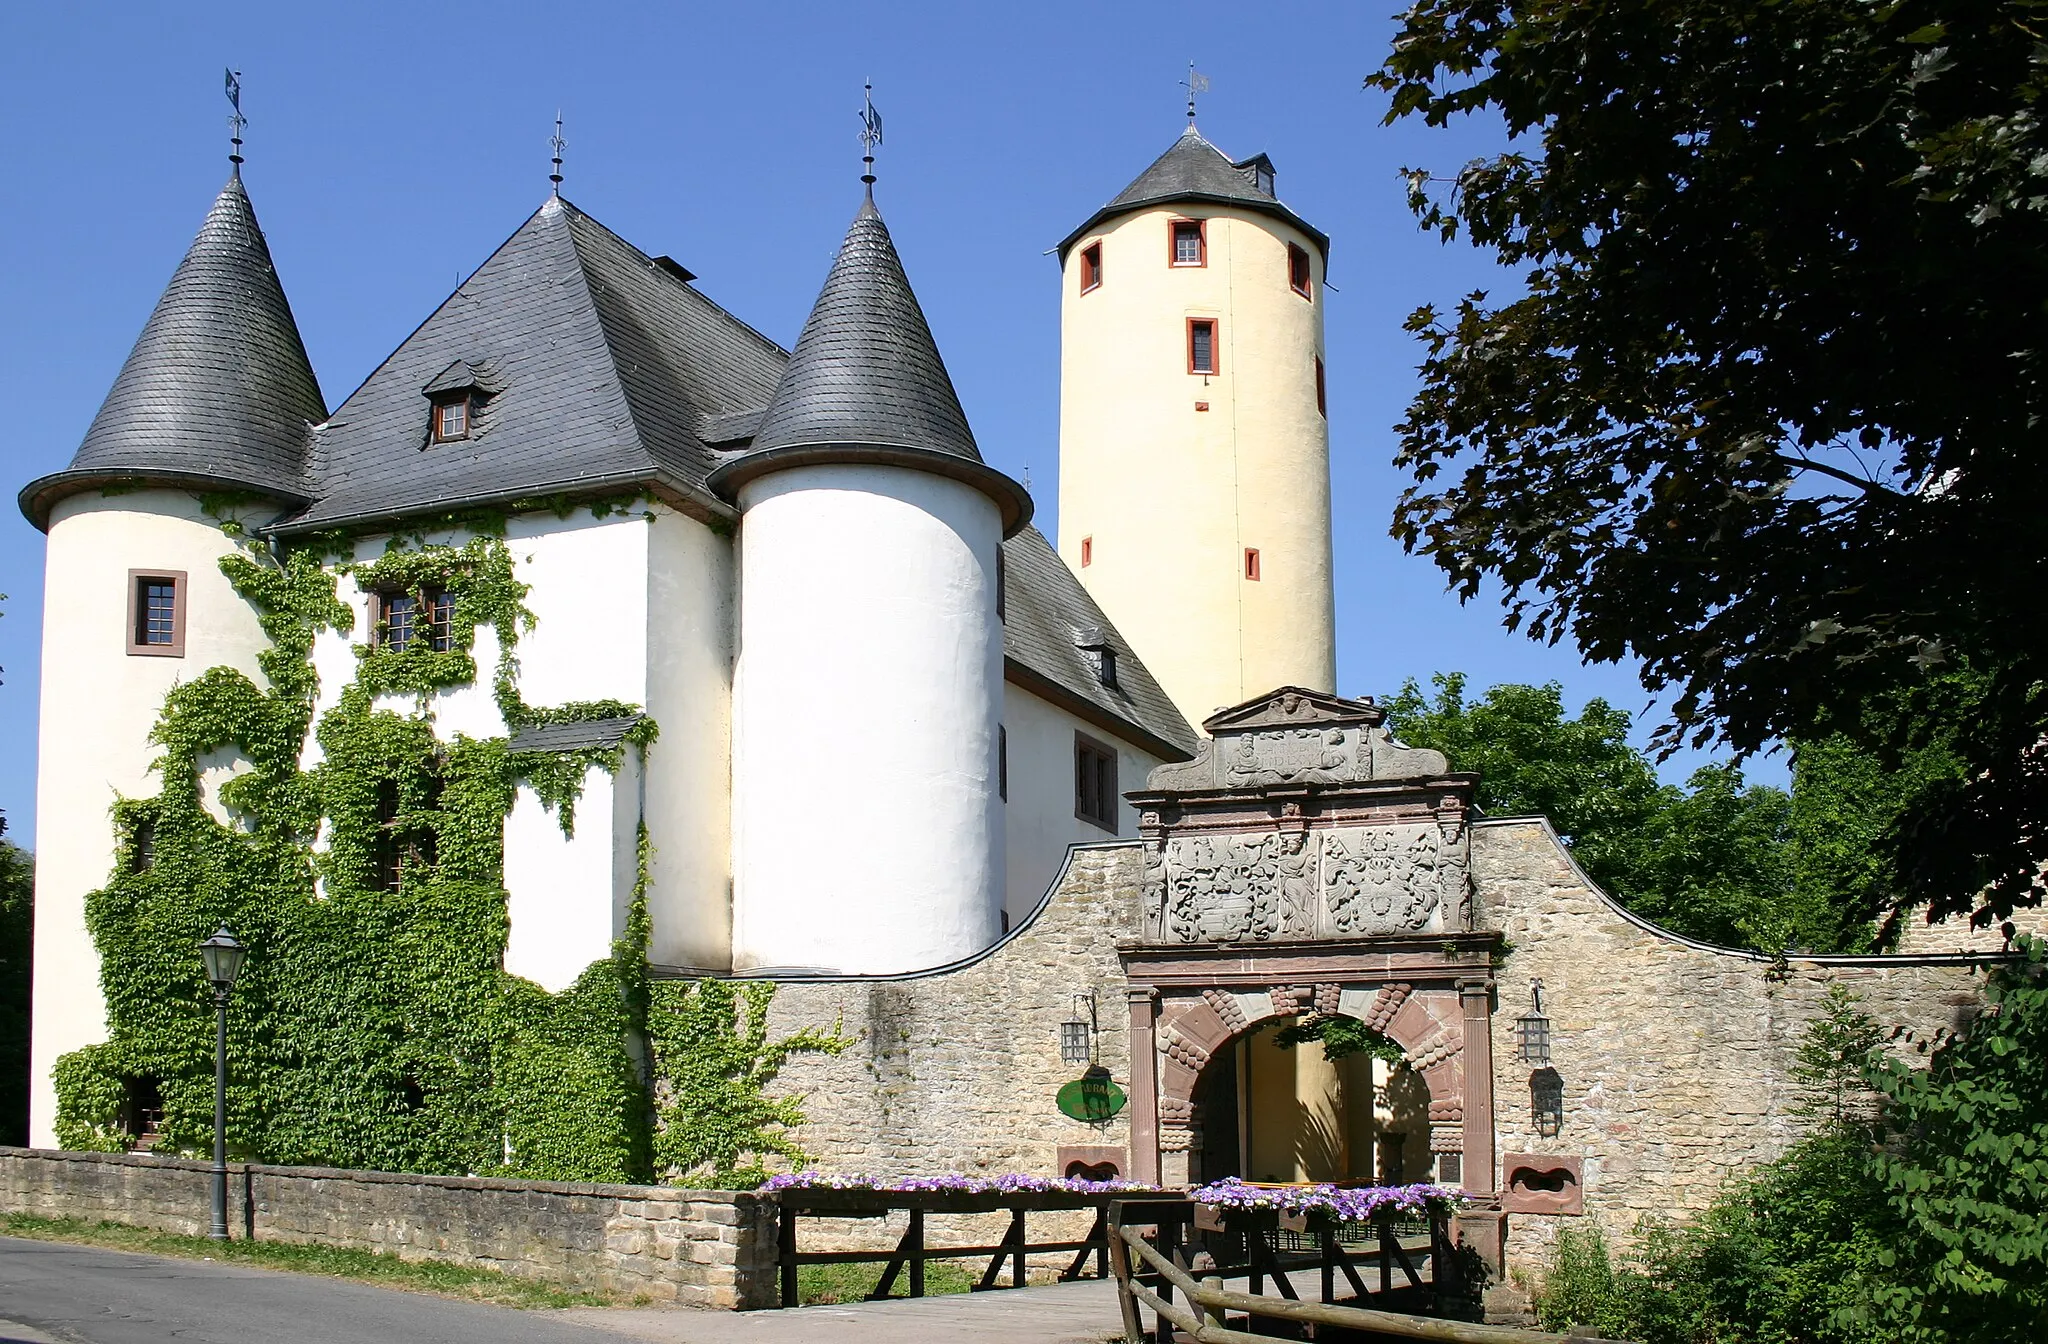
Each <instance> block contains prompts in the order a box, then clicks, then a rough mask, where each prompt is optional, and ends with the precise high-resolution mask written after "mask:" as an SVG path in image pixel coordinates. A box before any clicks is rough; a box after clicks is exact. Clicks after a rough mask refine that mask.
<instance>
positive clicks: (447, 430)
mask: <svg viewBox="0 0 2048 1344" xmlns="http://www.w3.org/2000/svg"><path fill="white" fill-rule="evenodd" d="M468 437H469V398H468V397H453V398H450V399H449V400H447V401H437V402H435V403H434V442H435V443H447V442H448V441H449V440H450V439H466V438H468Z"/></svg>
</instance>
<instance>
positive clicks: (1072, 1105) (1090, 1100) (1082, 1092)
mask: <svg viewBox="0 0 2048 1344" xmlns="http://www.w3.org/2000/svg"><path fill="white" fill-rule="evenodd" d="M1057 1100H1058V1104H1059V1108H1060V1112H1061V1113H1062V1114H1063V1115H1067V1116H1070V1117H1072V1118H1073V1119H1075V1120H1087V1121H1091V1122H1099V1121H1103V1120H1108V1119H1110V1118H1112V1117H1113V1116H1115V1115H1116V1113H1117V1112H1118V1111H1121V1110H1122V1109H1123V1108H1124V1106H1125V1104H1126V1103H1128V1102H1129V1101H1130V1097H1129V1096H1128V1095H1126V1094H1125V1092H1124V1090H1123V1089H1122V1088H1121V1087H1118V1086H1117V1085H1116V1083H1115V1082H1113V1081H1111V1079H1110V1076H1109V1070H1108V1069H1105V1068H1103V1067H1102V1066H1101V1065H1100V1064H1097V1065H1096V1066H1095V1067H1094V1068H1092V1069H1090V1070H1088V1072H1086V1073H1084V1074H1082V1075H1081V1076H1080V1077H1079V1078H1076V1079H1075V1080H1074V1081H1073V1082H1071V1083H1068V1084H1067V1085H1066V1086H1064V1087H1062V1088H1061V1089H1060V1091H1059V1097H1058V1099H1057Z"/></svg>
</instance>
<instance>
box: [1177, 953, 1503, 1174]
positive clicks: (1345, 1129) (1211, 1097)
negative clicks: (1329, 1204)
mask: <svg viewBox="0 0 2048 1344" xmlns="http://www.w3.org/2000/svg"><path fill="white" fill-rule="evenodd" d="M1411 989H1412V987H1411V986H1407V985H1396V986H1389V987H1383V990H1382V993H1380V994H1377V995H1374V996H1373V999H1372V1001H1370V1002H1368V1003H1367V1004H1366V1008H1367V1011H1368V1012H1370V1013H1371V1014H1372V1016H1373V1017H1375V1018H1377V1019H1378V1020H1380V1021H1381V1022H1383V1023H1384V1022H1385V1020H1386V1019H1387V1018H1389V1017H1391V1016H1392V1015H1393V1012H1394V1011H1397V1010H1398V1004H1395V1003H1389V1002H1386V1000H1393V999H1400V998H1402V997H1403V996H1404V995H1405V994H1406V993H1408V992H1409V991H1410V990H1411ZM1290 990H1291V991H1292V992H1290ZM1303 990H1310V991H1316V992H1314V993H1313V994H1312V995H1304V994H1303V993H1301V992H1299V991H1303ZM1226 996H1227V997H1226ZM1208 997H1209V998H1210V999H1211V1000H1212V1002H1213V1001H1214V1000H1215V999H1217V998H1219V997H1222V998H1223V1000H1224V1003H1225V1004H1226V1005H1228V1006H1230V1007H1236V1006H1237V1005H1238V1001H1239V1000H1241V999H1242V998H1249V999H1251V1001H1252V1006H1253V1007H1254V1008H1255V1009H1258V1010H1260V1011H1259V1012H1257V1013H1249V1014H1244V1015H1243V1018H1242V1020H1243V1025H1242V1026H1241V1027H1238V1028H1237V1030H1236V1031H1235V1032H1234V1033H1233V1034H1232V1035H1231V1036H1229V1037H1228V1038H1227V1039H1225V1040H1224V1041H1222V1042H1221V1043H1219V1044H1217V1045H1215V1046H1212V1047H1210V1051H1209V1060H1208V1063H1207V1064H1206V1065H1204V1067H1203V1068H1202V1070H1201V1071H1200V1073H1199V1075H1198V1077H1197V1079H1196V1081H1195V1083H1194V1084H1193V1087H1192V1089H1191V1091H1190V1099H1191V1100H1192V1102H1193V1110H1192V1113H1191V1115H1190V1118H1189V1120H1188V1124H1187V1128H1188V1138H1187V1152H1188V1173H1189V1180H1190V1181H1191V1182H1194V1183H1197V1184H1206V1183H1208V1182H1210V1181H1214V1180H1217V1179H1219V1178H1220V1177H1224V1176H1237V1177H1241V1178H1243V1179H1245V1180H1252V1181H1268V1182H1273V1181H1289V1180H1292V1181H1361V1180H1363V1181H1377V1182H1381V1183H1385V1184H1402V1183H1406V1182H1409V1181H1421V1180H1434V1179H1435V1178H1436V1176H1437V1175H1438V1173H1439V1170H1440V1167H1441V1166H1442V1165H1444V1159H1445V1157H1446V1156H1447V1155H1459V1156H1461V1155H1462V1152H1463V1148H1462V1138H1461V1136H1460V1135H1458V1134H1457V1133H1456V1132H1454V1127H1446V1126H1443V1125H1439V1126H1437V1127H1435V1128H1436V1130H1437V1131H1439V1134H1440V1137H1441V1139H1442V1140H1443V1141H1441V1142H1438V1143H1436V1144H1435V1145H1432V1143H1431V1139H1432V1137H1433V1134H1432V1126H1431V1125H1430V1123H1429V1103H1430V1102H1431V1101H1432V1100H1434V1099H1436V1094H1434V1093H1432V1091H1431V1082H1432V1081H1435V1082H1436V1084H1437V1090H1438V1092H1441V1091H1442V1090H1443V1088H1444V1087H1445V1085H1446V1080H1445V1079H1444V1078H1443V1076H1442V1075H1444V1074H1445V1073H1446V1072H1448V1070H1447V1069H1446V1068H1445V1067H1444V1066H1445V1065H1447V1064H1448V1063H1449V1062H1450V1056H1445V1057H1444V1058H1442V1059H1440V1060H1439V1061H1438V1065H1437V1067H1436V1068H1435V1069H1434V1070H1432V1072H1433V1073H1435V1074H1436V1075H1438V1076H1437V1077H1436V1078H1435V1079H1434V1080H1432V1079H1430V1078H1426V1077H1425V1076H1424V1075H1423V1074H1422V1073H1421V1072H1420V1071H1418V1070H1417V1069H1416V1068H1415V1067H1414V1066H1413V1063H1414V1060H1415V1058H1416V1057H1417V1052H1416V1051H1415V1050H1412V1049H1408V1050H1401V1049H1400V1048H1399V1047H1398V1046H1397V1047H1396V1048H1397V1050H1398V1051H1399V1053H1397V1054H1396V1055H1395V1056H1394V1058H1393V1059H1392V1060H1388V1059H1386V1058H1385V1057H1383V1056H1381V1055H1379V1054H1377V1053H1376V1052H1374V1051H1370V1050H1364V1051H1356V1052H1346V1051H1343V1050H1339V1052H1338V1054H1337V1055H1336V1056H1335V1057H1332V1056H1331V1055H1330V1053H1329V1050H1328V1048H1327V1047H1326V1046H1325V1045H1323V1044H1321V1043H1319V1042H1316V1041H1303V1042H1295V1043H1293V1044H1282V1043H1281V1042H1280V1041H1279V1040H1277V1039H1276V1038H1277V1037H1280V1036H1281V1035H1282V1033H1281V1032H1280V1031H1279V1030H1276V1028H1281V1027H1285V1026H1287V1025H1290V1024H1298V1023H1301V1022H1304V1021H1307V1020H1309V1019H1310V1018H1311V1017H1323V1018H1328V1019H1332V1020H1334V1019H1343V1020H1346V1021H1349V1022H1350V1023H1352V1024H1353V1025H1354V1026H1356V1027H1367V1026H1368V1025H1369V1024H1368V1023H1367V1021H1366V1017H1365V1015H1364V1014H1361V1013H1359V1012H1356V1011H1346V1005H1343V1004H1342V1003H1341V1002H1340V1001H1341V999H1342V997H1343V994H1342V986H1335V985H1324V986H1295V987H1287V988H1283V989H1281V990H1279V991H1268V993H1266V994H1252V995H1231V994H1230V993H1229V991H1222V990H1218V991H1215V992H1214V993H1212V994H1211V995H1210V996H1208ZM1351 997H1352V1000H1353V1002H1352V1003H1351V1004H1350V1005H1349V1007H1350V1008H1352V1009H1356V1008H1358V1007H1359V1004H1358V1002H1357V1000H1358V999H1359V998H1360V997H1361V995H1359V994H1358V993H1356V992H1354V993H1353V995H1352V996H1351ZM1269 998H1270V1000H1271V1001H1272V1002H1271V1007H1272V1009H1273V1010H1274V1011H1271V1012H1265V1011H1263V1010H1264V1008H1265V1006H1266V1002H1265V1001H1266V1000H1267V999H1269ZM1333 1002H1336V1003H1337V1004H1338V1006H1336V1007H1331V1006H1329V1005H1330V1004H1331V1003H1333ZM1223 1017H1224V1025H1225V1026H1226V1028H1228V1027H1230V1026H1231V1025H1232V1024H1233V1023H1234V1022H1235V1021H1237V1020H1238V1019H1239V1015H1238V1014H1236V1013H1226V1014H1224V1015H1223ZM1375 1034H1377V1035H1378V1036H1379V1039H1380V1040H1381V1041H1383V1042H1386V1043H1387V1044H1395V1043H1394V1042H1393V1041H1392V1040H1391V1038H1389V1037H1387V1036H1386V1035H1384V1034H1383V1033H1377V1032H1376V1033H1375ZM1423 1057H1427V1052H1425V1053H1424V1055H1423ZM1444 1111H1445V1108H1444V1107H1439V1108H1438V1114H1439V1115H1440V1116H1441V1115H1443V1114H1444ZM1173 1142H1174V1143H1175V1145H1176V1146H1177V1145H1178V1143H1179V1136H1178V1135H1174V1136H1173Z"/></svg>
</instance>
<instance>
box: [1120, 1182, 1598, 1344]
mask: <svg viewBox="0 0 2048 1344" xmlns="http://www.w3.org/2000/svg"><path fill="white" fill-rule="evenodd" d="M1186 1221H1187V1219H1186V1217H1185V1216H1184V1215H1183V1214H1181V1213H1180V1212H1179V1211H1178V1210H1175V1209H1173V1208H1171V1207H1170V1206H1169V1205H1166V1204H1163V1203H1156V1202H1148V1203H1145V1204H1125V1203H1122V1202H1121V1201H1119V1202H1118V1203H1114V1204H1112V1205H1111V1206H1110V1209H1109V1216H1108V1222H1109V1260H1110V1267H1111V1270H1112V1272H1113V1273H1114V1275H1115V1278H1116V1287H1117V1305H1118V1308H1119V1310H1120V1311H1121V1312H1122V1316H1123V1330H1124V1334H1123V1337H1124V1341H1125V1344H1154V1341H1157V1344H1174V1341H1175V1339H1176V1331H1177V1332H1178V1333H1179V1335H1183V1336H1185V1337H1186V1338H1188V1339H1190V1340H1193V1341H1195V1344H1263V1341H1265V1340H1267V1339H1270V1338H1272V1337H1273V1335H1274V1334H1275V1333H1278V1330H1277V1329H1276V1330H1271V1331H1267V1332H1265V1333H1252V1331H1250V1330H1237V1329H1232V1328H1231V1326H1230V1325H1229V1324H1228V1321H1229V1319H1230V1318H1229V1313H1231V1312H1238V1313H1241V1314H1242V1316H1243V1317H1244V1318H1245V1319H1244V1322H1243V1323H1244V1324H1245V1325H1247V1326H1250V1327H1251V1328H1252V1330H1257V1328H1258V1326H1259V1324H1260V1323H1261V1322H1274V1323H1276V1325H1277V1324H1278V1323H1282V1322H1286V1323H1291V1324H1293V1325H1294V1326H1297V1327H1298V1326H1302V1325H1315V1326H1322V1327H1328V1328H1332V1329H1342V1330H1346V1331H1351V1332H1355V1333H1356V1335H1357V1337H1360V1338H1363V1339H1368V1340H1408V1339H1422V1340H1440V1341H1452V1344H1616V1342H1615V1341H1598V1340H1588V1339H1587V1338H1586V1337H1584V1336H1576V1335H1574V1336H1566V1335H1557V1334H1550V1333H1547V1332H1544V1331H1540V1330H1521V1329H1515V1328H1512V1327H1509V1326H1499V1325H1480V1324H1477V1323H1474V1322H1468V1321H1454V1320H1445V1319H1443V1318H1440V1317H1434V1316H1416V1315H1410V1314H1408V1313H1405V1312H1394V1311H1381V1310H1377V1309H1373V1308H1368V1307H1360V1306H1350V1305H1344V1304H1341V1303H1338V1302H1334V1301H1331V1300H1330V1298H1331V1295H1332V1294H1331V1288H1332V1283H1331V1274H1330V1266H1331V1263H1332V1257H1333V1253H1334V1255H1335V1256H1336V1257H1337V1258H1338V1259H1339V1260H1340V1262H1341V1263H1343V1264H1344V1267H1345V1273H1346V1275H1347V1277H1348V1279H1349V1282H1350V1284H1351V1286H1352V1288H1353V1290H1354V1292H1356V1294H1357V1297H1358V1298H1359V1299H1366V1298H1367V1297H1368V1292H1367V1290H1366V1287H1365V1285H1364V1283H1363V1282H1362V1281H1361V1280H1360V1279H1359V1278H1358V1276H1357V1274H1356V1272H1355V1269H1354V1268H1353V1267H1352V1266H1351V1264H1350V1260H1349V1257H1346V1256H1344V1255H1343V1253H1342V1252H1341V1251H1338V1250H1337V1248H1336V1246H1335V1237H1334V1235H1332V1234H1328V1233H1326V1234H1325V1235H1324V1237H1323V1248H1324V1251H1323V1256H1322V1264H1323V1266H1324V1273H1323V1297H1324V1300H1323V1301H1321V1302H1303V1301H1300V1300H1298V1299H1296V1298H1295V1297H1294V1295H1293V1290H1292V1289H1291V1288H1290V1287H1286V1286H1285V1285H1286V1284H1287V1279H1286V1277H1285V1275H1284V1274H1282V1275H1280V1276H1279V1277H1278V1278H1276V1280H1275V1284H1276V1286H1278V1287H1282V1289H1283V1291H1284V1292H1285V1293H1286V1294H1287V1295H1286V1296H1284V1297H1268V1296H1265V1295H1263V1294H1261V1293H1258V1292H1257V1291H1256V1289H1257V1287H1258V1283H1259V1275H1260V1270H1259V1269H1258V1268H1257V1267H1258V1266H1261V1265H1262V1264H1268V1265H1270V1264H1277V1260H1276V1259H1275V1258H1274V1257H1273V1256H1272V1254H1271V1251H1270V1249H1268V1250H1266V1251H1263V1252H1262V1251H1260V1250H1256V1249H1252V1248H1253V1247H1256V1246H1259V1245H1262V1244H1263V1240H1262V1238H1260V1237H1259V1236H1257V1235H1254V1236H1252V1237H1251V1238H1249V1239H1248V1241H1247V1259H1248V1266H1247V1268H1249V1269H1250V1272H1251V1274H1252V1286H1253V1288H1254V1290H1255V1291H1253V1292H1249V1293H1239V1292H1233V1291H1231V1290H1229V1289H1227V1288H1225V1287H1224V1286H1223V1279H1222V1277H1221V1276H1220V1275H1215V1274H1209V1275H1205V1276H1204V1277H1203V1278H1202V1279H1200V1280H1199V1281H1198V1280H1197V1279H1196V1278H1195V1276H1194V1274H1193V1273H1192V1272H1191V1271H1190V1270H1189V1269H1188V1267H1187V1265H1186V1263H1185V1262H1184V1261H1183V1259H1182V1257H1181V1256H1180V1255H1179V1254H1177V1253H1170V1252H1177V1250H1178V1246H1179V1242H1178V1238H1177V1229H1178V1227H1179V1226H1181V1225H1183V1224H1184V1223H1185V1222H1186ZM1146 1226H1152V1227H1154V1228H1156V1229H1157V1231H1156V1232H1155V1236H1156V1237H1157V1238H1158V1240H1159V1241H1160V1242H1163V1243H1165V1244H1166V1245H1165V1248H1162V1246H1159V1245H1155V1244H1153V1242H1152V1241H1150V1240H1147V1238H1146V1237H1145V1235H1144V1234H1143V1232H1142V1231H1141V1230H1140V1229H1141V1228H1143V1227H1146ZM1378 1239H1379V1241H1380V1250H1379V1255H1378V1258H1379V1261H1380V1270H1381V1284H1382V1287H1383V1288H1384V1287H1386V1286H1387V1285H1388V1282H1389V1273H1390V1266H1389V1260H1390V1258H1391V1257H1390V1252H1391V1250H1392V1247H1390V1246H1389V1245H1388V1242H1389V1240H1390V1239H1391V1240H1394V1241H1395V1242H1396V1243H1397V1244H1398V1239H1397V1238H1390V1237H1389V1234H1388V1230H1387V1229H1384V1228H1382V1229H1381V1234H1380V1237H1379V1238H1378ZM1418 1249H1419V1248H1418ZM1429 1250H1430V1252H1431V1254H1430V1260H1431V1264H1430V1266H1429V1268H1430V1279H1431V1282H1432V1283H1434V1281H1435V1280H1436V1278H1437V1277H1438V1276H1439V1275H1443V1274H1444V1272H1445V1270H1446V1269H1447V1268H1448V1266H1449V1265H1450V1264H1451V1261H1452V1257H1451V1256H1450V1255H1449V1254H1448V1252H1449V1246H1448V1243H1447V1240H1446V1239H1445V1238H1444V1236H1443V1235H1442V1232H1441V1229H1440V1220H1435V1219H1433V1220H1432V1236H1431V1237H1430V1239H1429ZM1399 1258H1400V1259H1401V1260H1402V1261H1403V1262H1404V1269H1405V1275H1406V1277H1407V1278H1409V1279H1410V1280H1411V1283H1412V1285H1413V1286H1416V1287H1420V1286H1422V1280H1421V1276H1420V1275H1418V1274H1417V1273H1416V1270H1415V1266H1414V1265H1413V1263H1412V1261H1410V1260H1409V1259H1408V1257H1406V1256H1405V1254H1404V1255H1402V1256H1401V1257H1399ZM1446 1277H1448V1276H1447V1275H1446ZM1176 1290H1178V1292H1179V1293H1180V1295H1181V1300H1180V1301H1176V1300H1174V1293H1175V1291H1176ZM1145 1307H1149V1308H1151V1310H1152V1313H1153V1317H1154V1328H1153V1330H1152V1331H1149V1332H1148V1331H1147V1330H1146V1329H1145V1324H1144V1316H1143V1314H1142V1311H1141V1308H1145ZM1284 1328H1285V1326H1280V1327H1279V1329H1284ZM1294 1337H1295V1338H1299V1337H1300V1336H1299V1335H1296V1336H1294ZM1318 1337H1319V1338H1320V1337H1321V1336H1320V1335H1319V1336H1318Z"/></svg>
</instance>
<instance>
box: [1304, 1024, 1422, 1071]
mask: <svg viewBox="0 0 2048 1344" xmlns="http://www.w3.org/2000/svg"><path fill="white" fill-rule="evenodd" d="M1305 1041H1321V1042H1322V1043H1323V1058H1325V1059H1327V1060H1330V1061H1332V1062H1334V1061H1336V1060H1340V1059H1343V1058H1344V1057H1345V1056H1346V1055H1357V1054H1366V1055H1371V1056H1372V1057H1373V1058H1374V1059H1378V1060H1384V1061H1385V1062H1387V1063H1388V1064H1393V1065H1401V1064H1405V1063H1407V1062H1408V1055H1407V1053H1406V1052H1405V1051H1403V1050H1402V1049H1401V1047H1400V1046H1398V1045H1396V1044H1395V1043H1394V1042H1393V1041H1391V1040H1389V1039H1388V1038H1387V1037H1385V1036H1383V1035H1381V1034H1380V1033H1379V1032H1377V1031H1374V1030H1373V1029H1372V1028H1371V1027H1368V1026H1367V1025H1365V1023H1363V1022H1361V1021H1359V1020H1358V1019H1357V1018H1355V1017H1346V1016H1344V1015H1343V1014H1342V1013H1316V1014H1313V1015H1311V1016H1309V1017H1305V1018H1303V1019H1302V1020H1301V1021H1299V1022H1294V1023H1290V1024H1288V1025H1287V1026H1284V1027H1282V1028H1281V1029H1280V1030H1279V1031H1278V1032H1277V1033H1276V1034H1275V1035H1274V1037H1273V1044H1275V1045H1277V1046H1279V1047H1280V1048H1281V1049H1282V1050H1291V1049H1293V1048H1294V1047H1295V1046H1297V1045H1300V1044H1302V1043H1303V1042H1305Z"/></svg>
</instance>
